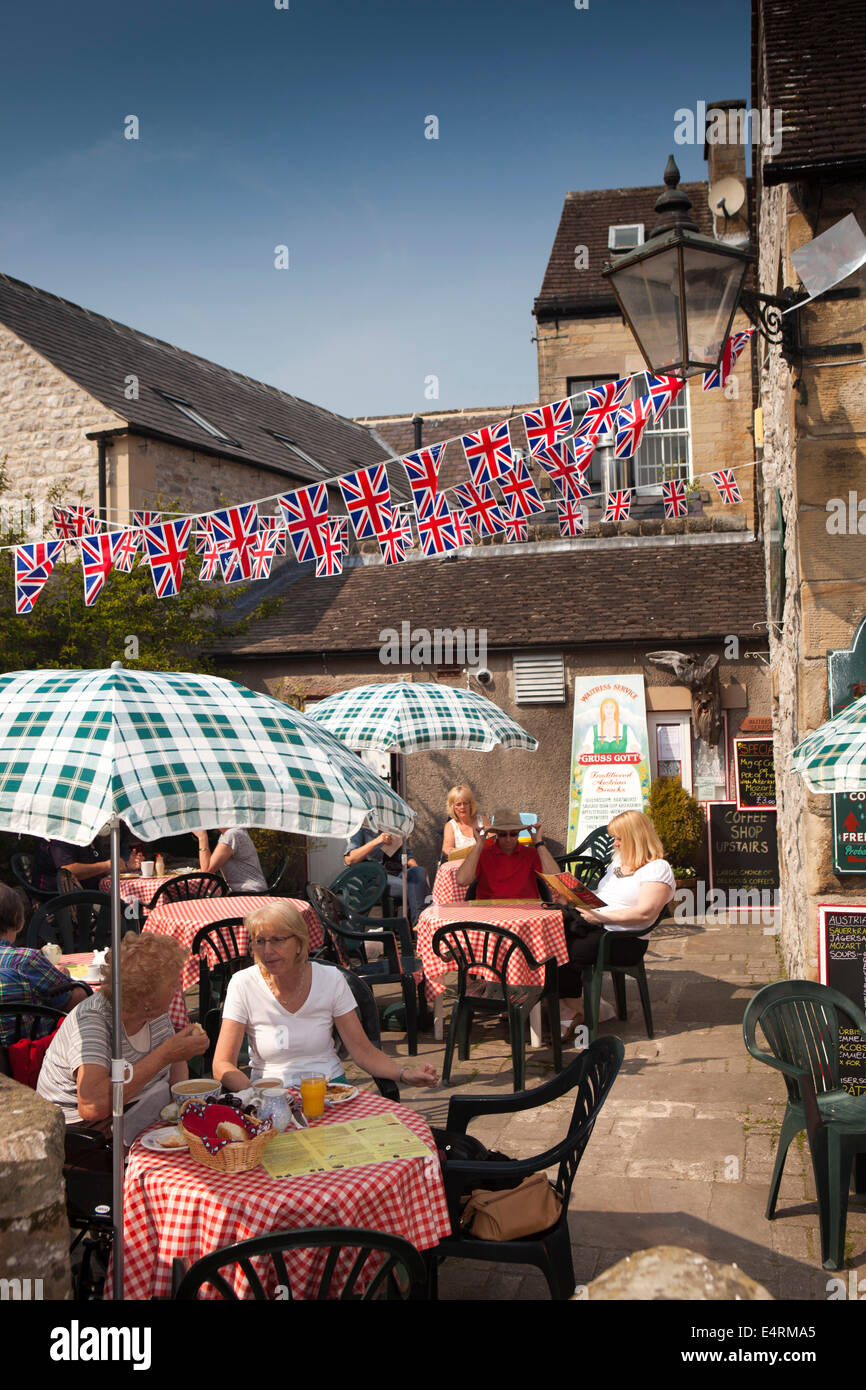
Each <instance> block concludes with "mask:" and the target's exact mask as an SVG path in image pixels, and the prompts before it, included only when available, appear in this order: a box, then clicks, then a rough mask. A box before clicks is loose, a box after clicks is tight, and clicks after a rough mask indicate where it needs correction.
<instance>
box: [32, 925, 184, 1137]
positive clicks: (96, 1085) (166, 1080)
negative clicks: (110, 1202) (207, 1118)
mask: <svg viewBox="0 0 866 1390" xmlns="http://www.w3.org/2000/svg"><path fill="white" fill-rule="evenodd" d="M186 957H187V952H186V951H185V950H184V949H183V947H182V946H179V945H178V943H177V942H176V941H173V940H172V939H171V937H167V936H152V935H150V934H149V933H147V932H144V933H142V934H141V935H139V934H138V933H137V932H129V933H128V934H127V935H126V936H125V937H124V938H123V942H122V944H121V947H120V979H121V989H122V999H121V1018H122V1022H123V1040H122V1053H121V1055H122V1056H123V1058H124V1059H125V1060H126V1061H127V1062H129V1064H130V1067H131V1070H132V1076H131V1078H130V1080H129V1081H127V1082H126V1084H125V1085H124V1088H123V1105H124V1122H123V1142H124V1144H131V1143H132V1141H133V1139H134V1138H135V1136H136V1135H137V1134H139V1133H140V1131H141V1130H143V1129H146V1128H147V1126H148V1125H150V1124H153V1122H154V1120H155V1119H156V1118H157V1117H158V1115H159V1112H160V1110H161V1108H162V1107H163V1106H164V1105H167V1104H168V1103H169V1101H170V1100H171V1092H170V1089H169V1087H170V1086H171V1085H174V1084H175V1083H176V1082H178V1081H185V1080H186V1079H187V1076H188V1074H189V1073H188V1070H187V1065H186V1064H187V1062H188V1061H189V1059H190V1058H191V1057H200V1056H201V1055H202V1053H204V1052H206V1051H207V1048H208V1039H207V1034H206V1033H205V1032H204V1030H203V1029H200V1028H199V1027H198V1024H196V1025H195V1026H193V1025H190V1026H189V1027H187V1028H183V1029H182V1030H181V1031H180V1032H179V1033H176V1032H175V1031H174V1028H173V1026H172V1022H171V1019H170V1018H169V1016H168V1009H169V1006H170V1004H171V1001H172V999H173V998H174V996H175V994H176V993H177V988H178V985H179V983H180V972H181V968H182V966H183V964H184V962H185V960H186ZM111 989H112V986H111V957H110V953H109V955H108V956H107V957H106V963H105V965H104V966H103V968H102V989H101V990H100V992H99V993H98V994H93V995H91V996H90V997H89V998H88V999H85V1000H84V1002H83V1004H79V1005H78V1008H77V1009H75V1011H74V1013H71V1014H70V1015H69V1018H68V1019H67V1020H66V1022H65V1023H64V1024H63V1027H62V1028H61V1029H60V1032H59V1033H58V1034H57V1036H56V1037H55V1038H54V1040H53V1041H52V1043H51V1046H50V1047H49V1049H48V1051H47V1052H46V1054H45V1060H44V1061H43V1063H42V1070H41V1071H40V1073H39V1082H38V1084H37V1087H36V1089H37V1091H38V1092H39V1094H40V1095H41V1096H43V1097H44V1098H45V1100H50V1101H52V1102H53V1103H54V1104H55V1105H59V1106H60V1108H61V1110H62V1111H63V1115H64V1118H65V1120H66V1124H67V1128H69V1127H70V1126H71V1127H73V1128H74V1127H75V1126H79V1127H82V1126H83V1127H87V1128H89V1129H100V1130H102V1132H103V1133H105V1134H109V1133H110V1132H111V1110H112V1095H111V1056H112V1051H111ZM127 1106H129V1110H128V1111H127Z"/></svg>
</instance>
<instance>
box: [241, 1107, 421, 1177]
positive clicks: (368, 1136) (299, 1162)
mask: <svg viewBox="0 0 866 1390" xmlns="http://www.w3.org/2000/svg"><path fill="white" fill-rule="evenodd" d="M431 1154H432V1150H431V1149H430V1148H429V1147H428V1146H427V1145H426V1144H425V1143H424V1140H423V1139H419V1138H418V1137H417V1135H415V1134H413V1133H412V1131H411V1129H409V1128H407V1126H406V1125H404V1124H403V1121H402V1120H400V1119H398V1117H397V1116H396V1115H395V1114H393V1112H389V1113H387V1114H385V1115H367V1116H365V1118H364V1119H361V1120H347V1121H344V1122H343V1123H342V1124H333V1125H315V1126H314V1127H312V1128H310V1129H300V1130H289V1131H287V1133H285V1134H277V1135H275V1136H274V1138H273V1139H272V1140H271V1141H270V1143H269V1144H268V1146H267V1148H266V1149H265V1152H264V1156H263V1158H262V1162H263V1164H264V1166H265V1168H266V1169H267V1171H268V1173H269V1175H270V1176H271V1177H272V1178H299V1177H303V1176H304V1175H305V1174H308V1173H333V1172H336V1171H338V1170H339V1169H341V1168H360V1167H363V1165H364V1164H367V1163H387V1162H388V1161H389V1160H390V1159H392V1158H430V1157H431Z"/></svg>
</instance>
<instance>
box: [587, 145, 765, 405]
mask: <svg viewBox="0 0 866 1390" xmlns="http://www.w3.org/2000/svg"><path fill="white" fill-rule="evenodd" d="M679 181H680V171H679V169H678V168H677V166H676V162H675V160H674V157H673V155H671V156H670V157H669V159H668V162H667V166H666V168H665V185H666V187H665V191H664V192H663V193H662V194H661V196H660V198H659V200H658V202H657V203H656V205H655V210H656V212H657V213H658V214H659V221H658V223H657V225H656V226H655V227H654V228H653V230H652V232H651V233H650V236H649V238H648V240H647V241H646V242H644V244H643V245H642V246H638V247H637V248H636V249H635V250H634V251H629V252H627V253H626V255H624V256H618V257H617V259H616V260H615V261H613V262H612V263H611V264H609V265H607V266H605V267H604V269H603V271H602V274H603V275H604V276H606V278H607V279H608V280H609V281H610V285H611V289H612V290H613V292H614V294H615V295H616V298H617V301H618V303H619V306H620V309H621V310H622V313H623V317H624V318H625V321H626V323H627V324H628V326H629V328H630V329H631V332H632V335H633V336H634V339H635V341H636V342H637V345H638V347H639V348H640V350H641V353H642V354H643V357H644V360H645V362H646V364H647V366H648V367H649V369H650V371H651V372H654V373H656V374H657V375H659V376H662V375H667V374H670V375H675V376H679V377H682V378H686V377H690V376H695V375H697V374H698V373H699V372H708V371H713V370H715V369H716V368H717V367H718V366H719V362H720V360H721V356H722V351H723V349H724V346H725V342H726V340H727V338H728V337H729V336H730V332H731V324H732V322H733V318H734V313H735V312H736V309H737V305H738V303H739V300H740V296H741V292H742V288H743V280H744V279H745V276H746V271H747V270H748V268H749V266H750V265H751V264H752V263H753V262H754V260H755V255H754V252H753V251H750V250H747V249H743V248H742V247H739V246H731V245H727V244H726V243H725V242H719V241H716V240H714V238H713V237H708V236H704V235H703V234H702V233H701V232H699V231H698V228H697V225H696V224H695V223H694V222H693V221H692V219H691V217H690V216H689V212H690V210H691V206H692V204H691V200H690V199H689V197H688V196H687V194H686V193H684V192H683V190H682V189H680V188H678V186H677V185H678V184H679Z"/></svg>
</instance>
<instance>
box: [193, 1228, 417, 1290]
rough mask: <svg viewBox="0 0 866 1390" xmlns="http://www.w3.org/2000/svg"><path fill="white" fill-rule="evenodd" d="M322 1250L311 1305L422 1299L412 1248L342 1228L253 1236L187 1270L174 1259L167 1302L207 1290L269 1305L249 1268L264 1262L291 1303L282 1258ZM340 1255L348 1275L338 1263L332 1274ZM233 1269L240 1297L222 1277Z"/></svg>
mask: <svg viewBox="0 0 866 1390" xmlns="http://www.w3.org/2000/svg"><path fill="white" fill-rule="evenodd" d="M322 1248H324V1249H326V1250H327V1252H328V1254H327V1259H326V1260H325V1262H324V1265H323V1267H322V1270H321V1272H320V1273H319V1274H318V1276H317V1281H318V1283H317V1290H316V1294H315V1297H316V1299H317V1300H319V1299H345V1300H356V1301H361V1300H365V1301H366V1300H372V1299H388V1300H417V1299H425V1298H426V1297H427V1271H426V1267H425V1264H424V1260H423V1257H422V1256H421V1255H420V1254H419V1252H418V1251H417V1250H416V1249H415V1247H414V1245H410V1244H409V1242H408V1241H407V1240H403V1239H402V1238H401V1237H400V1236H392V1235H386V1234H385V1233H384V1232H381V1231H358V1230H354V1229H353V1228H352V1227H348V1226H346V1227H339V1226H325V1227H317V1228H316V1229H315V1230H301V1231H277V1232H275V1233H274V1234H272V1235H266V1236H253V1238H252V1239H251V1240H242V1241H241V1242H240V1243H239V1244H238V1245H227V1246H226V1247H225V1249H223V1250H216V1251H214V1252H213V1254H210V1255H205V1256H203V1258H202V1259H200V1260H196V1262H195V1264H194V1265H193V1266H192V1268H191V1269H187V1267H186V1262H185V1261H184V1260H180V1259H176V1260H175V1261H174V1266H173V1269H172V1279H173V1296H174V1297H175V1298H176V1299H182V1300H186V1299H193V1298H197V1297H198V1293H199V1290H200V1289H202V1288H203V1287H204V1286H205V1285H206V1284H209V1285H210V1286H211V1287H212V1288H214V1289H216V1291H217V1292H218V1293H219V1294H220V1296H221V1297H222V1298H224V1299H231V1300H233V1301H234V1300H237V1299H238V1298H243V1297H250V1295H251V1296H252V1298H253V1299H255V1300H256V1301H257V1302H259V1303H262V1302H271V1301H272V1299H273V1296H274V1295H273V1293H272V1292H269V1291H268V1289H267V1288H266V1285H265V1283H263V1281H262V1275H261V1274H260V1273H259V1271H257V1270H256V1268H255V1267H254V1265H253V1260H256V1261H260V1263H259V1269H261V1264H262V1263H263V1262H264V1259H265V1258H269V1259H270V1261H271V1262H272V1265H273V1271H274V1275H275V1276H276V1278H275V1282H276V1283H277V1285H278V1286H279V1288H280V1289H281V1290H285V1293H284V1295H283V1296H284V1297H286V1298H288V1299H290V1300H291V1299H293V1297H294V1295H293V1293H292V1281H291V1277H290V1275H289V1270H288V1266H287V1264H286V1259H285V1256H286V1254H287V1253H288V1252H289V1251H292V1250H310V1249H322ZM345 1252H352V1254H353V1255H354V1258H353V1259H352V1260H351V1263H350V1264H349V1268H348V1269H346V1263H347V1261H345V1260H344V1261H343V1262H342V1266H341V1267H340V1269H339V1273H338V1262H339V1261H340V1256H341V1255H343V1254H344V1253H345ZM238 1269H240V1270H241V1271H242V1272H243V1275H244V1279H245V1281H246V1283H245V1289H244V1293H243V1294H238V1293H236V1292H235V1290H234V1288H233V1287H232V1284H231V1283H230V1282H229V1278H227V1277H226V1276H227V1275H229V1276H230V1275H232V1274H236V1273H237V1271H238ZM335 1276H336V1278H335ZM359 1284H360V1289H359Z"/></svg>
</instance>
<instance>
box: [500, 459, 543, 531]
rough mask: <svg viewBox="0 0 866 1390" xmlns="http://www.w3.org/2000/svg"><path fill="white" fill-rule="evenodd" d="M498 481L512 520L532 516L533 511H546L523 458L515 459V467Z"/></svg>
mask: <svg viewBox="0 0 866 1390" xmlns="http://www.w3.org/2000/svg"><path fill="white" fill-rule="evenodd" d="M497 481H498V487H499V491H500V492H501V493H502V496H503V497H504V498H505V501H506V503H507V505H508V516H509V518H510V519H511V520H512V521H516V520H517V519H518V518H519V517H525V516H532V513H533V512H543V511H544V503H543V502H542V500H541V498H540V496H539V494H538V489H537V488H536V486H535V483H534V482H533V481H532V476H531V474H530V472H529V469H528V468H527V467H526V464H525V463H524V462H523V459H515V460H514V466H513V468H510V469H509V470H508V472H507V473H503V474H502V475H501V477H500V478H499V479H498V480H497Z"/></svg>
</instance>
